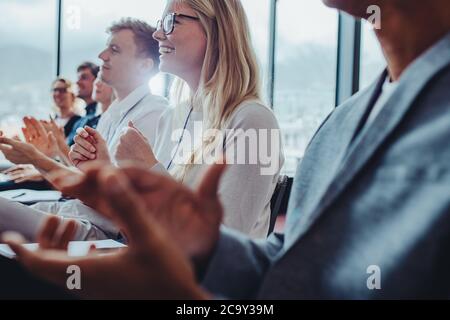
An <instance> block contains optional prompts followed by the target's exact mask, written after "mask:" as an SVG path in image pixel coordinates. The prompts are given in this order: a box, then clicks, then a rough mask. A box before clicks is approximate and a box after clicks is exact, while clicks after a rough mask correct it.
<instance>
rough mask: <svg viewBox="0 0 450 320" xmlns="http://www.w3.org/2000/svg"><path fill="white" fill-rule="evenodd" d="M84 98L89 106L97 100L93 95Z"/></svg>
mask: <svg viewBox="0 0 450 320" xmlns="http://www.w3.org/2000/svg"><path fill="white" fill-rule="evenodd" d="M83 100H84V102H85V103H86V105H87V106H88V105H90V104H92V103H94V102H95V100H94V99H92V98H91V97H89V98H86V99H83Z"/></svg>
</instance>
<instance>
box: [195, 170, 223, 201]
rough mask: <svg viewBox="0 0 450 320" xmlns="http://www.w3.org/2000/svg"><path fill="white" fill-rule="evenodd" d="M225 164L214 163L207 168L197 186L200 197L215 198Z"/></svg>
mask: <svg viewBox="0 0 450 320" xmlns="http://www.w3.org/2000/svg"><path fill="white" fill-rule="evenodd" d="M225 169H226V164H224V163H223V164H215V165H213V166H211V168H209V169H208V171H207V172H206V174H205V176H204V177H203V180H202V182H201V183H200V186H199V188H198V193H199V195H200V196H201V197H205V198H207V199H216V198H217V193H218V190H219V183H220V178H221V177H222V175H223V173H224V172H225Z"/></svg>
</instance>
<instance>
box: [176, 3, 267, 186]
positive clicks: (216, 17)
mask: <svg viewBox="0 0 450 320" xmlns="http://www.w3.org/2000/svg"><path fill="white" fill-rule="evenodd" d="M175 1H176V2H178V3H183V4H186V5H188V6H189V7H190V8H191V9H193V10H194V11H195V12H196V13H197V15H198V17H199V19H200V23H201V25H202V26H203V29H204V31H205V33H206V39H207V46H206V53H205V59H204V61H203V66H202V72H201V77H200V83H199V87H198V90H197V91H196V92H195V93H193V94H192V95H191V96H190V97H189V104H190V105H191V106H192V107H193V108H194V110H202V111H203V115H204V119H203V122H204V125H203V128H204V130H205V129H218V130H223V129H225V128H226V126H227V124H228V121H229V120H230V118H231V116H232V114H233V112H234V111H235V110H236V108H237V107H238V106H239V105H241V104H242V103H243V102H245V101H248V100H261V88H260V87H261V85H260V76H259V66H258V63H257V59H256V54H255V52H254V49H253V47H252V43H251V37H250V31H249V27H248V21H247V16H246V14H245V11H244V8H243V6H242V4H241V1H240V0H175ZM186 90H187V84H186V83H185V82H184V81H182V80H181V79H177V80H176V83H175V85H174V91H173V93H174V95H173V96H174V98H175V103H176V105H179V106H183V105H184V107H185V106H186V104H183V102H182V101H183V100H185V97H186V94H185V93H186ZM183 113H184V114H186V112H185V110H184V112H183ZM214 140H215V139H213V140H211V139H210V140H207V141H203V145H202V148H199V149H198V150H196V151H194V152H193V154H192V155H191V157H190V160H189V161H188V163H187V164H184V165H178V166H175V167H174V169H173V170H171V173H172V175H174V177H175V178H178V179H181V180H182V179H183V178H184V176H185V175H186V172H187V171H188V170H189V167H190V166H191V165H192V164H193V163H195V162H196V159H197V157H199V156H201V154H202V153H201V152H202V150H201V149H203V148H204V147H206V146H208V145H209V147H211V145H213V144H215V143H219V141H214ZM212 148H213V147H212Z"/></svg>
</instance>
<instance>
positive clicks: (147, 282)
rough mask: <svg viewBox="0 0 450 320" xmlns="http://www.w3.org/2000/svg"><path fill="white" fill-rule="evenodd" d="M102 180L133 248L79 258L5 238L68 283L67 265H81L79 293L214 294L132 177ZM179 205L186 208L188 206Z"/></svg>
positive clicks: (41, 269)
mask: <svg viewBox="0 0 450 320" xmlns="http://www.w3.org/2000/svg"><path fill="white" fill-rule="evenodd" d="M214 176H215V175H212V176H211V178H210V179H212V178H213V177H214ZM99 178H100V177H99ZM101 180H102V181H105V182H108V183H109V185H108V186H105V187H104V188H102V189H101V190H100V192H99V197H102V198H106V199H108V205H107V208H106V209H107V211H108V212H109V214H110V215H112V216H114V217H116V220H117V221H118V222H120V226H121V227H122V228H123V229H124V230H127V234H128V235H129V240H130V246H129V248H127V249H124V250H121V251H118V252H116V253H113V254H109V255H106V256H100V255H96V256H88V257H85V258H78V259H75V258H69V257H68V256H67V254H66V253H65V252H64V251H62V250H61V251H54V250H44V249H41V250H40V251H39V252H37V253H36V252H31V251H28V250H27V249H25V248H24V247H23V246H22V245H21V244H22V240H21V239H20V238H19V237H18V236H16V235H9V236H7V237H6V239H4V241H5V242H6V243H7V244H9V245H10V247H11V248H12V249H13V250H14V252H16V254H17V257H18V259H19V261H20V262H21V263H22V264H23V265H24V266H25V267H26V268H28V269H29V270H30V271H31V272H34V273H35V274H37V275H38V276H40V277H42V278H44V279H47V280H48V281H51V282H53V283H55V284H57V285H60V286H61V287H65V286H66V281H67V273H66V272H67V268H68V267H69V266H71V265H76V266H78V267H79V268H80V270H81V276H82V278H81V283H82V289H81V290H79V291H77V292H75V293H76V294H79V295H81V296H82V297H85V298H103V299H107V298H112V299H183V300H185V299H189V300H193V299H207V298H209V296H208V295H207V293H206V292H204V291H203V289H202V288H201V287H200V286H199V285H198V284H197V283H196V280H195V276H194V272H193V270H192V265H191V263H190V261H189V259H188V258H187V257H186V255H185V254H184V253H183V252H182V251H181V250H180V248H179V246H178V244H177V243H176V242H174V240H173V235H174V234H172V233H171V230H168V229H166V228H165V227H163V226H162V225H161V224H160V223H159V222H158V220H156V219H155V217H156V215H154V214H153V213H150V212H149V211H148V208H147V205H146V203H145V202H144V201H143V199H142V197H141V196H140V195H139V194H138V193H137V192H136V190H135V188H134V186H133V185H132V184H131V183H130V181H129V179H128V177H127V176H126V175H125V174H124V173H123V172H121V171H119V170H116V169H107V170H105V171H103V173H102V174H101ZM211 182H212V181H211ZM185 191H187V190H185ZM191 195H192V193H191V194H190V196H191ZM208 197H209V196H208ZM179 209H180V210H182V211H184V208H183V206H181V207H179ZM185 212H186V211H185ZM180 218H182V217H180ZM191 236H193V237H195V236H198V234H195V235H194V234H192V235H191ZM45 238H48V237H45ZM41 242H42V240H41Z"/></svg>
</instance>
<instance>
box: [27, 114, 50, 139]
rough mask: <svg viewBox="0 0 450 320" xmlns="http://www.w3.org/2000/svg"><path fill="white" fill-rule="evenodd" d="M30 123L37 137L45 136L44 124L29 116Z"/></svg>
mask: <svg viewBox="0 0 450 320" xmlns="http://www.w3.org/2000/svg"><path fill="white" fill-rule="evenodd" d="M29 119H30V123H31V125H32V126H33V127H34V130H35V131H36V132H37V135H38V137H46V136H47V130H45V128H44V126H43V125H42V123H41V122H39V121H38V120H37V119H36V118H33V117H31V118H29Z"/></svg>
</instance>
